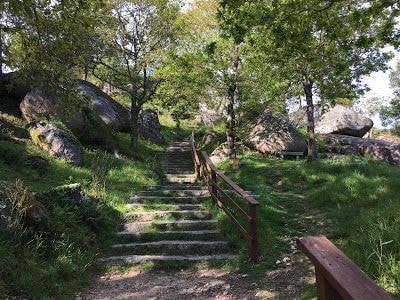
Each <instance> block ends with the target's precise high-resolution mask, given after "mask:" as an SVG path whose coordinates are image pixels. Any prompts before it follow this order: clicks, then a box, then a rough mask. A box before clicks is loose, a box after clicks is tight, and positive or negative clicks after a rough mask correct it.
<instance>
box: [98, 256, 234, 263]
mask: <svg viewBox="0 0 400 300" xmlns="http://www.w3.org/2000/svg"><path fill="white" fill-rule="evenodd" d="M237 257H238V256H237V255H234V254H217V255H124V256H111V257H107V258H103V259H101V261H102V262H104V263H124V264H139V263H142V262H148V261H151V262H161V261H171V262H172V261H175V262H178V261H182V262H206V261H213V260H233V259H236V258H237Z"/></svg>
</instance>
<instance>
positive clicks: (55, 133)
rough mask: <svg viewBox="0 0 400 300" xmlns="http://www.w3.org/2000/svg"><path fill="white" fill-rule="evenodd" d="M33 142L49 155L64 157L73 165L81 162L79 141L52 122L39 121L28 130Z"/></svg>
mask: <svg viewBox="0 0 400 300" xmlns="http://www.w3.org/2000/svg"><path fill="white" fill-rule="evenodd" d="M29 134H30V135H31V138H32V140H33V142H34V143H35V144H36V145H38V146H39V147H40V148H42V149H43V150H45V151H47V152H48V153H49V154H50V155H52V156H54V157H57V158H62V159H65V160H66V161H68V162H70V163H72V164H73V165H75V166H79V165H80V164H81V152H80V146H79V142H78V141H77V140H76V138H75V137H74V136H73V135H72V134H71V133H69V132H67V131H66V130H63V129H61V128H60V127H58V126H57V125H55V124H54V123H50V122H40V123H37V124H35V125H34V126H33V127H31V129H30V130H29Z"/></svg>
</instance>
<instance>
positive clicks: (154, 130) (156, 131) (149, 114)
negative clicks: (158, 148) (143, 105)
mask: <svg viewBox="0 0 400 300" xmlns="http://www.w3.org/2000/svg"><path fill="white" fill-rule="evenodd" d="M139 133H140V136H141V137H142V138H143V139H146V140H149V141H151V142H153V143H164V142H165V139H164V137H163V136H162V134H161V124H160V121H159V120H158V114H157V112H156V111H154V110H151V109H143V110H141V111H140V114H139Z"/></svg>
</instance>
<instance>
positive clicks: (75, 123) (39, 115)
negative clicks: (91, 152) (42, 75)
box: [20, 88, 85, 135]
mask: <svg viewBox="0 0 400 300" xmlns="http://www.w3.org/2000/svg"><path fill="white" fill-rule="evenodd" d="M20 108H21V112H22V116H23V117H24V119H26V120H27V121H29V122H33V121H40V120H41V119H43V117H46V116H50V117H58V118H60V119H61V120H62V121H63V123H64V124H65V125H66V126H67V127H68V128H69V129H71V130H72V131H73V132H74V133H75V134H78V135H79V134H80V133H81V132H82V131H83V130H84V128H85V119H84V116H83V114H82V112H80V111H77V110H75V111H69V110H68V109H66V107H65V104H64V103H63V102H62V101H61V99H60V98H59V97H57V95H56V94H55V93H53V92H49V91H46V90H44V89H41V88H35V89H33V90H32V91H30V92H29V93H28V94H27V95H26V96H25V97H24V99H23V101H22V102H21V105H20Z"/></svg>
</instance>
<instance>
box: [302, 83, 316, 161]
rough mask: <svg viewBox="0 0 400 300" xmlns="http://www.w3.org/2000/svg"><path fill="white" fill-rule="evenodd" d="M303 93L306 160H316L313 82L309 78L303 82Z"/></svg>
mask: <svg viewBox="0 0 400 300" xmlns="http://www.w3.org/2000/svg"><path fill="white" fill-rule="evenodd" d="M303 88H304V93H305V94H306V102H307V140H308V160H309V161H311V160H316V159H317V144H316V141H315V124H314V103H313V93H312V88H313V81H312V80H311V79H309V78H306V79H304V82H303Z"/></svg>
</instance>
